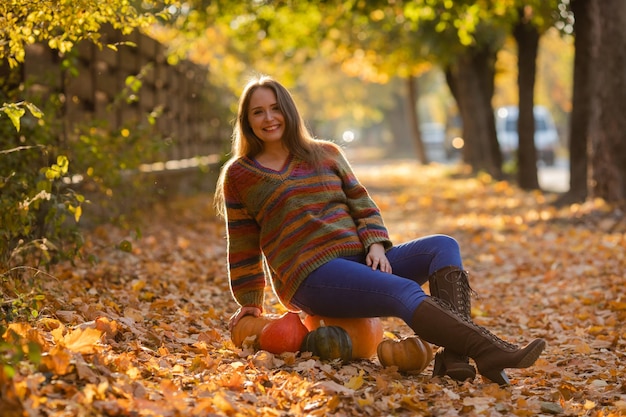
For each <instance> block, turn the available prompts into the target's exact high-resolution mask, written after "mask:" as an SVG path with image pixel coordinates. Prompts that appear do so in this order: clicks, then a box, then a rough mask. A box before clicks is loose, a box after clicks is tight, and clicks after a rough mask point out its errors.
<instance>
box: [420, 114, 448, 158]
mask: <svg viewBox="0 0 626 417" xmlns="http://www.w3.org/2000/svg"><path fill="white" fill-rule="evenodd" d="M420 133H421V135H422V143H423V144H424V148H425V151H426V154H427V155H428V156H429V158H430V159H433V160H441V159H442V158H443V155H444V142H445V139H446V129H445V127H444V126H443V125H442V124H441V123H436V122H426V123H422V124H421V125H420Z"/></svg>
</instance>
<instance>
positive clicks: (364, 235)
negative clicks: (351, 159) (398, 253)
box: [336, 151, 393, 250]
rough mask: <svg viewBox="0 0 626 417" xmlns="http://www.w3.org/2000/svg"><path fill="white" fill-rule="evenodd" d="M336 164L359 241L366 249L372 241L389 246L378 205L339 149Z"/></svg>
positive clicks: (385, 246)
mask: <svg viewBox="0 0 626 417" xmlns="http://www.w3.org/2000/svg"><path fill="white" fill-rule="evenodd" d="M336 164H337V167H336V169H337V174H338V175H339V177H340V178H341V182H342V187H343V190H344V193H345V195H346V198H347V203H348V207H349V209H350V214H351V216H352V218H353V219H354V222H355V224H356V226H357V232H358V234H359V238H360V239H361V242H363V245H364V246H365V248H367V249H368V250H369V248H370V247H371V245H372V244H374V243H380V244H382V245H383V247H384V249H389V248H391V246H393V244H392V243H391V241H390V240H389V233H388V231H387V228H386V227H385V224H384V222H383V218H382V216H381V214H380V210H379V208H378V206H377V205H376V203H374V201H373V200H372V199H371V198H370V196H369V194H368V192H367V190H366V189H365V187H364V186H363V185H362V184H361V183H360V182H359V180H358V179H357V178H356V175H355V174H354V172H353V171H352V167H351V166H350V164H349V163H348V161H347V160H346V159H345V157H344V156H343V153H341V152H340V151H338V152H337V156H336Z"/></svg>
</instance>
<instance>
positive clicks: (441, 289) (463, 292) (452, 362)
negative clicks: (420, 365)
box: [428, 266, 476, 381]
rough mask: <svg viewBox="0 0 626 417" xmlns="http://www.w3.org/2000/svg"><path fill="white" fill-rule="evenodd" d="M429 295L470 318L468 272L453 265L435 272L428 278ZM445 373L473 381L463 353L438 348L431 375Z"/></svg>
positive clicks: (474, 374)
mask: <svg viewBox="0 0 626 417" xmlns="http://www.w3.org/2000/svg"><path fill="white" fill-rule="evenodd" d="M428 283H429V287H430V294H431V295H432V296H433V297H437V298H438V299H440V300H443V301H444V302H446V303H447V304H448V305H449V307H450V308H451V309H452V310H454V311H456V312H457V313H458V314H459V315H460V316H461V317H463V318H465V319H467V320H471V318H472V307H471V299H470V298H471V297H470V296H471V291H472V290H471V288H470V285H469V281H468V276H467V272H466V271H463V270H462V269H460V268H457V267H455V266H449V267H446V268H443V269H440V270H438V271H436V272H435V273H434V274H432V275H431V276H430V277H429V278H428ZM438 375H448V376H449V377H450V378H452V379H456V380H457V381H465V380H468V379H469V380H473V379H474V378H475V377H476V369H474V367H473V366H472V365H470V363H469V358H468V357H467V356H462V355H459V354H457V353H456V352H453V351H452V350H450V349H446V348H440V349H439V350H438V351H437V353H436V354H435V364H434V367H433V376H438Z"/></svg>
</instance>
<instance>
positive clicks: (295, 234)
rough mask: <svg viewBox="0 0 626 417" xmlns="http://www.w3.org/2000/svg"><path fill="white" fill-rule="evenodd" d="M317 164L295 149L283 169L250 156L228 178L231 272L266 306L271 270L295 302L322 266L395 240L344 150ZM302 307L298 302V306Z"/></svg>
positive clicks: (238, 294) (245, 296)
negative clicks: (295, 153)
mask: <svg viewBox="0 0 626 417" xmlns="http://www.w3.org/2000/svg"><path fill="white" fill-rule="evenodd" d="M320 146H326V147H328V149H329V150H330V154H331V156H332V158H330V159H329V160H328V161H327V162H326V163H325V164H324V166H323V167H322V169H319V170H316V169H314V168H313V167H311V166H310V165H309V164H308V163H306V162H305V161H303V160H300V159H298V158H296V157H293V156H290V157H289V158H288V159H287V161H286V163H285V166H284V167H283V168H282V169H281V170H280V171H274V170H272V169H269V168H266V167H263V166H262V165H260V164H259V163H257V162H256V161H254V160H253V159H250V158H248V157H242V158H239V159H237V160H235V161H234V162H233V163H232V164H231V165H230V166H229V167H228V168H227V172H226V175H225V180H224V197H225V203H226V224H227V229H228V230H227V236H228V273H229V280H230V288H231V291H232V294H233V296H234V297H235V300H237V302H238V303H239V304H240V305H242V306H254V307H259V308H260V309H261V310H263V296H264V288H265V285H266V279H265V278H266V274H267V278H269V280H270V281H271V284H272V287H273V289H274V292H275V293H276V295H277V296H278V297H279V299H280V300H281V302H282V303H283V304H284V305H285V306H286V307H288V308H294V307H292V306H291V305H290V300H291V297H292V296H293V295H294V293H295V292H296V291H297V289H298V286H299V285H300V284H301V283H302V282H303V281H304V279H305V278H306V277H307V276H308V275H309V274H310V273H311V272H313V271H314V270H315V269H317V268H318V267H320V266H321V265H323V264H324V263H326V262H328V261H330V260H332V259H335V258H338V257H342V256H352V255H359V254H364V253H365V249H366V248H368V247H369V246H370V245H371V244H373V243H376V242H380V243H383V245H384V246H385V248H390V247H391V245H392V244H391V242H390V241H389V235H388V232H387V229H386V228H385V226H384V224H383V220H382V217H381V215H380V211H379V209H378V207H377V206H376V205H375V203H374V202H373V201H372V199H371V198H370V197H369V195H368V193H367V191H366V190H365V188H364V187H363V186H362V185H361V184H360V183H359V182H358V180H357V178H356V177H355V175H354V173H353V171H352V168H351V167H350V165H349V164H348V162H347V161H346V159H345V158H344V156H343V154H342V153H341V151H340V150H339V149H338V148H336V147H334V146H333V145H329V144H323V145H320ZM294 309H295V308H294Z"/></svg>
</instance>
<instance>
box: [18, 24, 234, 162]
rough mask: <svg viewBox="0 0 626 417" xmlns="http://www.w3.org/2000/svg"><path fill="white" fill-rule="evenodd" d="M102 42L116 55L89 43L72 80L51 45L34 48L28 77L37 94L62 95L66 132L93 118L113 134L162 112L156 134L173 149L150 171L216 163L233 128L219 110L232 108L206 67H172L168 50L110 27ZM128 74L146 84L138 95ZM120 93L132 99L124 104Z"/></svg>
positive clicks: (80, 51)
mask: <svg viewBox="0 0 626 417" xmlns="http://www.w3.org/2000/svg"><path fill="white" fill-rule="evenodd" d="M125 42H132V44H134V45H135V46H132V45H129V44H125ZM102 43H103V44H114V45H118V46H117V51H116V50H114V49H111V48H109V47H106V46H104V47H102V48H100V47H99V46H97V45H95V44H93V43H92V42H88V41H84V42H81V43H80V44H78V45H77V48H76V52H75V54H73V55H70V58H71V59H72V60H73V65H74V68H75V70H74V71H73V72H74V73H75V75H73V76H68V71H67V70H66V69H63V68H62V66H61V62H60V58H59V57H58V54H57V53H55V52H54V51H51V50H50V49H49V48H48V47H47V46H45V45H43V44H36V45H31V46H29V47H28V49H27V54H26V59H25V62H24V65H23V78H24V79H25V80H30V83H31V84H30V87H29V89H30V91H31V92H32V93H36V94H43V95H45V94H46V93H48V92H56V93H61V96H62V97H63V98H64V109H63V112H64V114H63V116H62V117H63V121H64V123H65V124H66V126H65V127H66V128H65V131H66V132H72V128H73V126H75V125H76V124H77V123H80V122H85V121H89V120H101V121H104V122H105V123H106V125H107V126H108V127H109V128H110V129H111V131H114V130H119V129H122V128H124V127H132V128H134V127H137V126H139V125H140V124H141V123H144V124H145V123H146V116H147V115H148V114H150V113H151V112H155V113H158V114H160V116H159V117H158V118H157V122H156V123H157V124H156V127H157V131H158V132H159V134H160V136H162V140H164V141H165V142H166V143H165V144H166V145H167V146H163V149H164V151H163V152H161V153H159V154H158V155H156V156H153V157H152V158H150V160H146V161H145V166H152V167H153V168H154V169H158V167H160V166H163V167H165V163H166V162H167V161H176V160H190V159H194V158H197V157H204V158H205V159H204V160H205V161H206V158H209V160H214V159H215V158H217V157H218V155H219V154H220V153H221V152H223V150H224V144H225V141H226V140H228V137H229V135H230V132H229V130H230V127H229V126H228V125H227V124H228V123H227V121H225V117H224V112H223V111H221V112H220V110H219V109H220V108H221V109H224V108H225V104H224V103H221V102H220V97H221V95H220V94H219V92H217V91H215V89H212V88H211V87H209V85H208V82H207V69H206V68H204V67H201V66H198V65H194V64H193V63H191V62H188V61H182V62H180V63H179V64H177V65H170V64H168V62H167V57H166V55H165V50H164V47H163V45H161V44H160V43H158V42H157V41H156V40H154V39H152V38H150V37H148V36H146V35H144V34H142V33H140V32H138V31H135V32H133V33H132V34H130V35H122V34H121V33H120V32H118V31H115V30H113V29H112V28H110V27H105V28H103V30H102ZM66 59H67V57H66ZM70 72H72V71H70ZM129 76H130V77H137V78H136V79H137V80H139V81H140V82H141V87H140V88H139V89H138V90H137V91H132V89H131V88H129V86H128V85H127V84H126V80H127V79H128V77H129ZM121 92H125V93H127V97H126V98H128V97H131V98H132V100H131V101H130V102H127V101H126V100H125V99H120V97H119V95H120V93H121ZM114 103H115V105H113V104H114ZM70 134H71V133H70ZM152 164H154V165H152ZM180 165H183V167H184V166H188V165H189V164H187V165H185V164H184V163H183V164H180ZM168 166H169V167H170V168H171V167H174V166H175V164H173V163H172V162H170V164H169V165H168Z"/></svg>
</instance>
